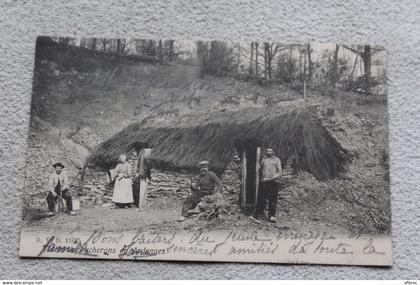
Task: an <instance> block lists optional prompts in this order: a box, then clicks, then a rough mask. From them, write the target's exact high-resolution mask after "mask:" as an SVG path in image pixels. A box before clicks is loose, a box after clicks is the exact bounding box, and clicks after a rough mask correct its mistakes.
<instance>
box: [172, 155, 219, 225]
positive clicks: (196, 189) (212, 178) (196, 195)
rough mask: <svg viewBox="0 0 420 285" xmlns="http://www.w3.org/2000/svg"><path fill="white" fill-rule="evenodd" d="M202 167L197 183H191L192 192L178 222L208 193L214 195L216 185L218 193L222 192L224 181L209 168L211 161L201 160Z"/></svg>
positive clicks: (200, 165) (200, 166)
mask: <svg viewBox="0 0 420 285" xmlns="http://www.w3.org/2000/svg"><path fill="white" fill-rule="evenodd" d="M198 166H199V168H200V174H199V175H198V176H197V177H196V181H195V183H192V184H191V185H190V189H191V194H190V196H188V197H187V199H186V200H185V202H184V205H183V207H182V216H181V217H179V218H178V219H177V221H178V222H182V221H184V220H185V219H186V217H187V216H188V211H189V210H192V209H194V208H195V207H196V206H197V205H198V203H200V201H201V198H203V197H204V196H207V195H212V194H214V192H215V189H214V188H215V187H216V188H217V192H218V193H220V194H221V193H222V191H223V186H222V181H221V180H220V179H219V178H218V177H217V175H216V174H215V173H214V172H212V171H210V170H209V162H208V161H205V160H204V161H201V162H200V163H199V164H198Z"/></svg>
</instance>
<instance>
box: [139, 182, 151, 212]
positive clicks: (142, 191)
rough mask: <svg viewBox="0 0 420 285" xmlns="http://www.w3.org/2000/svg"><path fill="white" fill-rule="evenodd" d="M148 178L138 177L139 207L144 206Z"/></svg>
mask: <svg viewBox="0 0 420 285" xmlns="http://www.w3.org/2000/svg"><path fill="white" fill-rule="evenodd" d="M148 182H149V179H147V178H140V187H139V188H140V194H139V208H141V207H144V206H146V199H147V183H148Z"/></svg>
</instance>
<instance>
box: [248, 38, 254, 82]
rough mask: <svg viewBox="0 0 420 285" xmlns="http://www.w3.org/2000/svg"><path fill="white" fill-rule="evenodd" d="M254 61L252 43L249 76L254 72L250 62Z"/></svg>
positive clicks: (252, 44)
mask: <svg viewBox="0 0 420 285" xmlns="http://www.w3.org/2000/svg"><path fill="white" fill-rule="evenodd" d="M253 60H254V42H251V60H250V61H249V76H252V75H253V74H254V70H253V67H252V61H253Z"/></svg>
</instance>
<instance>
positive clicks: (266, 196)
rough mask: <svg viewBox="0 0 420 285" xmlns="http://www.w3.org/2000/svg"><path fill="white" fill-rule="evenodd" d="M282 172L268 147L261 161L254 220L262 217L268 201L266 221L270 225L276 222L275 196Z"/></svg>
mask: <svg viewBox="0 0 420 285" xmlns="http://www.w3.org/2000/svg"><path fill="white" fill-rule="evenodd" d="M282 172H283V171H282V168H281V162H280V159H279V158H278V157H277V156H275V155H274V151H273V149H272V148H271V147H268V148H267V149H266V151H265V155H264V157H263V159H262V160H261V169H260V173H261V180H260V181H261V183H260V189H259V192H258V201H257V209H256V211H255V218H256V219H261V218H262V217H263V216H264V210H265V205H266V201H268V219H269V221H270V222H272V223H276V222H277V218H276V210H277V194H278V192H279V187H280V183H279V182H280V181H279V179H280V177H281V175H282Z"/></svg>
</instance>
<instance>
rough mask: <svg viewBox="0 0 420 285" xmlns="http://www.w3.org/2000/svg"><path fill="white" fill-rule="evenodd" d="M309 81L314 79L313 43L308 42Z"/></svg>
mask: <svg viewBox="0 0 420 285" xmlns="http://www.w3.org/2000/svg"><path fill="white" fill-rule="evenodd" d="M308 81H309V82H311V81H312V58H311V44H308Z"/></svg>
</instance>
